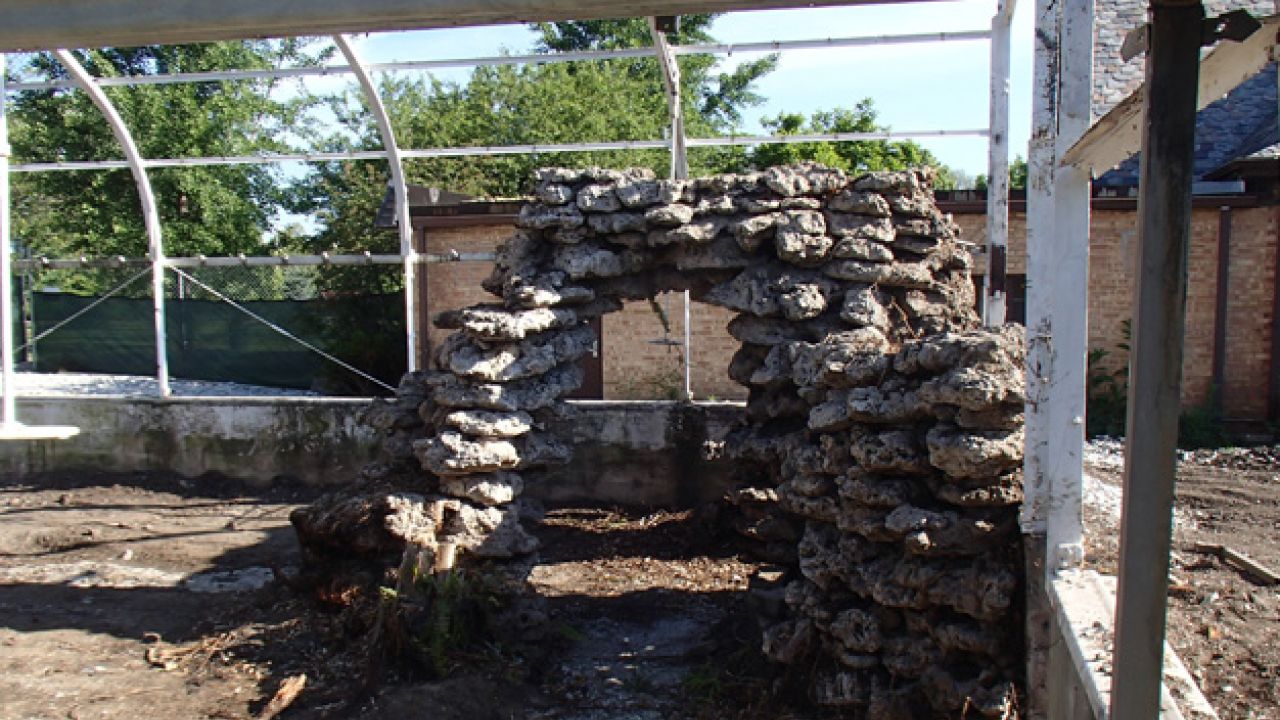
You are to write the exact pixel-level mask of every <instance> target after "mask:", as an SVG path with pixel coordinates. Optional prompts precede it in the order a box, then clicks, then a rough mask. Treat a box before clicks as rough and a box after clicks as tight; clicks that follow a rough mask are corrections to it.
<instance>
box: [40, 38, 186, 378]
mask: <svg viewBox="0 0 1280 720" xmlns="http://www.w3.org/2000/svg"><path fill="white" fill-rule="evenodd" d="M53 54H54V56H55V57H57V58H58V62H60V63H62V66H63V67H65V68H66V69H67V72H68V73H70V74H71V79H72V80H73V81H74V82H75V84H76V85H77V86H78V87H79V88H80V89H81V90H83V91H84V92H85V93H86V94H87V95H88V96H89V98H90V99H91V100H92V101H93V104H94V105H95V106H96V107H97V108H98V111H99V112H101V113H102V116H103V117H105V118H106V120H107V124H108V125H110V126H111V134H112V135H115V137H116V141H117V142H119V143H120V147H121V148H122V149H123V150H124V156H125V160H126V161H128V163H129V171H130V172H131V173H133V181H134V183H135V184H136V185H137V186H138V199H139V200H140V201H141V202H142V221H143V224H144V225H145V226H146V230H147V247H148V248H149V249H150V254H151V295H152V308H153V312H154V314H155V335H156V382H157V383H158V384H159V391H160V397H169V394H170V390H169V359H168V355H167V354H166V351H165V327H164V243H163V236H162V235H161V230H160V211H159V209H158V208H157V207H156V196H155V192H154V191H152V189H151V180H150V179H149V178H148V177H147V161H146V160H144V159H143V157H142V153H140V152H138V145H137V143H135V142H134V141H133V134H132V133H130V132H129V126H128V125H126V124H125V122H124V118H122V117H121V116H120V113H119V112H118V111H117V110H116V106H115V105H114V104H112V102H111V99H110V98H108V97H107V94H106V93H105V92H103V91H102V88H100V87H98V84H97V83H96V82H94V80H93V76H91V75H89V71H88V70H85V68H84V66H83V65H81V64H80V61H79V60H77V59H76V57H75V55H72V54H71V52H70V51H68V50H65V49H60V50H54V51H53Z"/></svg>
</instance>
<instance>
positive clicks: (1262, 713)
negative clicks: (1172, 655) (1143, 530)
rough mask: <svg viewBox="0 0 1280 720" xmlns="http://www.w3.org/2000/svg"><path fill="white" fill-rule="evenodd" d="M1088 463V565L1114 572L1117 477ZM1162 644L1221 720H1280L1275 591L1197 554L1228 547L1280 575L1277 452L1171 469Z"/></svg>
mask: <svg viewBox="0 0 1280 720" xmlns="http://www.w3.org/2000/svg"><path fill="white" fill-rule="evenodd" d="M1116 450H1117V448H1111V449H1110V451H1109V452H1108V451H1104V452H1094V453H1089V454H1087V455H1086V472H1088V473H1089V474H1090V475H1091V476H1092V477H1093V478H1095V479H1096V480H1097V481H1098V482H1096V483H1092V484H1089V483H1087V484H1086V493H1085V494H1086V513H1085V515H1086V524H1087V531H1086V533H1087V538H1086V540H1087V542H1088V544H1089V546H1088V548H1087V549H1088V560H1089V562H1090V563H1091V564H1092V565H1093V566H1094V567H1096V568H1097V569H1098V570H1099V571H1101V572H1106V573H1114V572H1115V571H1116V566H1117V563H1118V560H1117V551H1118V549H1119V537H1120V535H1119V502H1120V487H1121V485H1122V483H1123V479H1122V478H1123V469H1122V465H1121V464H1120V459H1119V456H1118V454H1117V452H1116ZM1174 517H1175V530H1174V535H1175V537H1174V551H1173V555H1172V558H1171V561H1172V562H1171V571H1170V591H1169V615H1168V639H1169V643H1170V645H1172V646H1173V647H1174V649H1175V650H1176V651H1177V652H1178V654H1179V656H1181V658H1182V660H1183V662H1184V663H1185V664H1186V666H1187V669H1188V670H1189V671H1190V672H1191V674H1192V676H1193V677H1195V679H1196V681H1197V682H1198V683H1199V685H1200V688H1201V690H1202V691H1203V692H1204V694H1205V697H1206V698H1207V699H1208V700H1209V702H1210V704H1212V705H1213V707H1214V709H1215V710H1217V712H1218V714H1219V715H1220V716H1221V717H1222V718H1223V720H1276V719H1277V718H1280V585H1277V586H1267V585H1266V584H1264V582H1262V581H1261V580H1260V579H1257V578H1253V577H1250V576H1249V575H1248V573H1245V572H1242V571H1241V570H1239V569H1237V568H1236V567H1233V566H1232V565H1229V564H1226V563H1224V562H1223V561H1222V560H1221V559H1220V558H1219V557H1217V556H1215V555H1213V554H1209V553H1205V552H1200V551H1197V549H1196V544H1197V543H1209V544H1217V545H1225V546H1227V547H1230V548H1232V549H1234V550H1236V551H1238V552H1241V553H1244V554H1245V555H1247V556H1248V557H1250V558H1252V559H1254V560H1256V561H1258V562H1260V563H1262V564H1263V565H1264V566H1266V567H1267V568H1270V569H1272V570H1278V571H1280V452H1278V451H1277V448H1258V449H1254V450H1223V451H1209V450H1202V451H1196V452H1194V453H1185V454H1184V455H1183V459H1182V460H1181V461H1180V462H1179V465H1178V485H1177V502H1176V509H1175V515H1174Z"/></svg>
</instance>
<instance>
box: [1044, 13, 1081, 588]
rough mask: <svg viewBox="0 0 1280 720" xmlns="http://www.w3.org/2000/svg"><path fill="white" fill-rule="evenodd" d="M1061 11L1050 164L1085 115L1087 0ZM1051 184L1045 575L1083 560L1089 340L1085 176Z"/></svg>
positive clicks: (1072, 173)
mask: <svg viewBox="0 0 1280 720" xmlns="http://www.w3.org/2000/svg"><path fill="white" fill-rule="evenodd" d="M1061 7H1062V20H1061V23H1062V24H1061V33H1060V35H1059V38H1060V40H1059V43H1060V45H1059V48H1058V50H1059V52H1058V63H1059V65H1058V69H1059V73H1058V77H1059V82H1058V130H1057V138H1056V149H1055V155H1056V156H1057V157H1058V158H1061V157H1062V156H1063V155H1064V154H1065V153H1066V151H1067V149H1068V148H1070V147H1071V146H1072V145H1073V144H1074V143H1075V142H1076V141H1077V140H1079V139H1080V136H1082V135H1083V134H1084V133H1085V131H1086V130H1088V129H1089V125H1090V122H1091V121H1092V116H1093V107H1092V94H1093V0H1063V2H1062V5H1061ZM1053 180H1054V187H1053V214H1052V218H1053V239H1052V241H1051V244H1050V247H1049V248H1048V250H1049V252H1048V258H1049V262H1050V268H1051V270H1052V272H1053V273H1054V281H1053V289H1052V291H1051V298H1050V301H1049V303H1050V312H1051V313H1052V316H1051V320H1050V325H1051V333H1050V337H1049V343H1050V346H1051V350H1050V352H1051V353H1052V361H1051V365H1052V367H1051V372H1050V374H1049V385H1048V388H1047V394H1046V397H1047V400H1048V405H1049V417H1048V422H1047V423H1046V424H1045V433H1046V434H1045V436H1044V438H1043V440H1044V442H1045V445H1044V448H1045V452H1044V454H1043V456H1042V458H1041V462H1042V466H1041V472H1042V473H1043V476H1044V480H1045V482H1046V484H1047V486H1048V488H1049V497H1048V502H1047V504H1046V506H1045V510H1046V513H1047V516H1046V528H1045V533H1046V539H1045V541H1046V550H1047V552H1048V553H1049V557H1048V562H1047V563H1046V565H1045V567H1046V572H1048V573H1054V572H1056V571H1057V570H1060V569H1064V568H1068V567H1075V566H1078V565H1079V564H1080V563H1081V562H1083V561H1084V517H1083V510H1082V501H1083V493H1082V489H1081V488H1082V480H1083V476H1084V414H1085V391H1086V383H1085V372H1086V357H1087V355H1088V339H1089V323H1088V317H1089V195H1090V178H1089V173H1088V171H1086V170H1084V169H1081V168H1077V167H1074V166H1062V165H1059V166H1058V168H1057V170H1056V171H1055V172H1054V178H1053Z"/></svg>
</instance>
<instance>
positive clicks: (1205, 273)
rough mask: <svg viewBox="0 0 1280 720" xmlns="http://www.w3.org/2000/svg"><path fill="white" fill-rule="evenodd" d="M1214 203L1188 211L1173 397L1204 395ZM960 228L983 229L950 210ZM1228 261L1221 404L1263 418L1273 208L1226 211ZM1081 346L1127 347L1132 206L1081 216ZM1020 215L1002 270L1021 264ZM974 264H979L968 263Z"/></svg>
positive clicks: (979, 218)
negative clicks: (1084, 274)
mask: <svg viewBox="0 0 1280 720" xmlns="http://www.w3.org/2000/svg"><path fill="white" fill-rule="evenodd" d="M1218 221H1219V210H1218V209H1217V208H1196V209H1195V210H1194V211H1193V212H1192V219H1191V233H1192V240H1191V255H1190V268H1191V271H1190V276H1189V278H1188V284H1187V321H1186V346H1185V350H1184V356H1183V366H1182V373H1183V405H1184V406H1185V407H1195V406H1198V405H1202V404H1204V403H1206V402H1208V400H1209V398H1210V386H1211V384H1212V380H1213V333H1214V316H1215V302H1216V293H1217V284H1218V277H1217V276H1218ZM956 222H957V223H958V224H959V225H960V226H961V228H962V233H963V237H964V238H965V239H966V240H969V241H971V242H977V243H980V242H982V241H983V240H984V239H985V232H984V230H983V223H984V222H985V217H984V216H983V215H981V214H970V215H958V216H957V217H956ZM1231 223H1232V229H1231V259H1230V267H1229V269H1228V304H1227V318H1226V322H1227V344H1226V362H1225V382H1224V387H1223V393H1222V395H1223V397H1222V399H1223V411H1224V414H1225V416H1226V417H1227V418H1231V419H1250V420H1260V419H1265V417H1266V412H1267V407H1266V399H1267V390H1268V382H1269V381H1268V373H1269V371H1270V362H1271V356H1270V355H1271V353H1270V348H1271V314H1272V296H1273V293H1274V279H1275V278H1274V276H1275V262H1276V258H1275V252H1276V244H1277V241H1278V240H1280V235H1278V234H1277V233H1278V231H1277V228H1278V226H1280V208H1276V207H1258V208H1235V209H1233V210H1232V211H1231ZM1090 237H1091V240H1090V247H1089V251H1090V255H1089V347H1090V348H1100V349H1105V350H1107V351H1108V352H1109V353H1110V354H1109V356H1108V357H1107V359H1106V361H1105V362H1106V363H1107V364H1108V365H1109V366H1110V367H1113V368H1115V367H1120V366H1121V365H1122V363H1124V362H1126V361H1127V359H1128V358H1127V355H1126V353H1124V351H1123V350H1121V349H1120V348H1119V345H1121V344H1122V343H1123V342H1124V325H1125V322H1126V321H1127V320H1129V319H1130V317H1131V315H1132V304H1133V290H1134V278H1135V277H1136V270H1135V265H1136V262H1137V258H1136V253H1137V239H1138V228H1137V212H1136V211H1135V210H1101V209H1095V210H1094V211H1093V214H1092V220H1091V223H1090ZM1025 268H1026V218H1025V214H1024V213H1013V214H1012V216H1011V218H1010V232H1009V272H1010V273H1019V274H1020V273H1024V272H1026V270H1025ZM976 270H977V272H978V273H979V274H980V273H981V272H982V270H983V268H981V267H979V268H976Z"/></svg>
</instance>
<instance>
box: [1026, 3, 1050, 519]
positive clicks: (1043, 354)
mask: <svg viewBox="0 0 1280 720" xmlns="http://www.w3.org/2000/svg"><path fill="white" fill-rule="evenodd" d="M1058 3H1059V0H1035V70H1034V75H1033V78H1032V98H1031V141H1030V143H1029V145H1028V147H1027V299H1026V304H1027V319H1026V324H1027V405H1026V452H1025V453H1024V455H1023V457H1024V462H1023V487H1024V493H1025V499H1024V501H1023V503H1022V517H1021V523H1022V531H1023V532H1025V533H1032V534H1043V533H1044V531H1045V514H1046V513H1045V504H1046V501H1047V498H1048V493H1049V488H1048V483H1047V482H1046V480H1045V475H1044V467H1045V462H1044V461H1043V457H1044V455H1045V453H1046V452H1047V451H1048V447H1047V438H1048V421H1049V402H1048V399H1049V398H1048V395H1049V376H1050V374H1051V373H1052V372H1053V347H1052V345H1051V344H1050V338H1051V337H1052V334H1053V326H1052V320H1053V313H1052V312H1051V311H1050V307H1049V301H1050V299H1051V298H1052V297H1053V285H1054V277H1055V275H1054V272H1053V263H1052V259H1051V258H1050V252H1051V250H1052V248H1053V185H1054V175H1055V170H1056V169H1057V155H1056V152H1055V147H1056V139H1057V134H1058V26H1059V17H1058Z"/></svg>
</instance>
